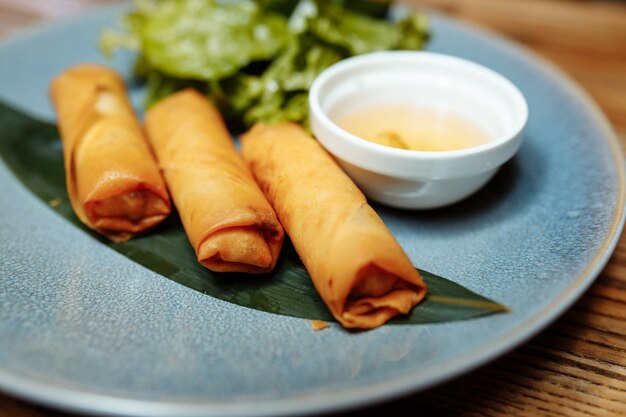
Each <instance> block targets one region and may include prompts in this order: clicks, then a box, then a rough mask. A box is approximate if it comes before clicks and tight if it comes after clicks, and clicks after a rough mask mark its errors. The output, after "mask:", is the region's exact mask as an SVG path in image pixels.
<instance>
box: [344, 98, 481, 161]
mask: <svg viewBox="0 0 626 417" xmlns="http://www.w3.org/2000/svg"><path fill="white" fill-rule="evenodd" d="M338 125H339V126H340V127H341V128H343V129H344V130H346V131H348V132H350V133H352V134H353V135H355V136H358V137H360V138H362V139H365V140H368V141H370V142H374V143H378V144H381V145H386V146H391V147H394V148H400V149H411V150H414V151H431V152H441V151H453V150H457V149H466V148H471V147H474V146H478V145H482V144H483V143H486V142H488V141H489V138H488V137H487V134H486V133H485V132H484V131H483V130H482V129H481V128H480V127H478V126H477V125H476V124H474V123H472V122H470V121H469V120H466V119H464V118H462V117H459V116H456V115H454V114H449V113H441V112H437V111H435V110H432V109H421V108H415V107H411V106H408V105H386V106H383V107H370V108H367V109H364V110H360V111H357V112H355V113H352V114H349V115H347V116H346V117H344V118H342V119H340V120H339V121H338Z"/></svg>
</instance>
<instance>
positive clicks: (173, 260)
mask: <svg viewBox="0 0 626 417" xmlns="http://www.w3.org/2000/svg"><path fill="white" fill-rule="evenodd" d="M0 126H2V130H1V131H0V155H1V156H2V158H3V159H4V162H5V163H6V164H7V166H8V167H9V168H10V169H11V170H12V171H13V173H14V174H15V176H16V177H17V178H19V179H20V180H21V181H22V183H23V184H24V185H25V186H26V187H27V188H28V189H29V190H31V191H32V192H33V193H34V194H35V195H36V196H37V197H39V198H40V199H42V200H43V201H45V202H47V203H48V204H49V206H50V207H51V209H53V210H54V211H56V212H57V213H58V214H60V215H61V216H63V217H64V218H66V219H67V220H69V221H70V223H72V224H73V225H74V226H76V227H79V228H81V229H83V230H84V231H85V232H86V233H89V234H91V236H93V237H94V238H95V239H98V240H99V241H101V242H102V244H104V245H108V246H109V247H111V248H113V249H114V250H116V251H118V252H119V253H121V254H123V255H125V256H127V257H128V258H130V259H132V260H133V261H135V262H137V263H139V264H141V265H143V266H145V267H146V268H149V269H151V270H153V271H154V272H157V273H159V274H161V275H163V276H165V277H168V278H170V279H172V280H174V281H176V282H178V283H180V284H182V285H186V286H187V287H190V288H193V289H194V290H197V291H201V292H203V293H204V294H207V295H209V296H212V297H216V298H219V299H221V300H224V301H228V302H231V303H235V304H238V305H241V306H244V307H248V308H253V309H256V310H261V311H265V312H268V313H274V314H282V315H286V316H292V317H301V318H306V319H319V320H326V321H333V318H332V316H331V315H330V312H329V311H328V309H327V308H326V306H325V305H324V303H323V302H322V300H321V299H320V297H319V295H318V294H317V292H316V291H315V288H314V287H313V284H312V282H311V279H310V278H309V275H308V273H307V272H306V269H305V268H304V266H303V265H302V263H301V262H300V259H299V258H298V255H297V254H296V252H295V250H294V248H293V246H292V245H291V243H290V242H289V241H288V240H287V241H286V242H285V245H284V247H283V251H282V255H281V258H280V260H279V262H278V265H277V266H276V269H275V270H274V271H273V272H271V273H269V274H266V275H264V276H259V275H253V276H252V275H246V274H220V273H215V272H211V271H209V270H208V269H206V268H204V267H203V266H201V265H200V264H199V263H198V262H197V260H196V256H195V253H194V251H193V249H192V247H191V246H190V244H189V242H188V240H187V237H186V236H185V232H184V230H183V228H182V225H181V223H180V219H179V217H178V215H177V214H176V213H173V215H171V216H170V217H169V219H168V220H166V221H165V222H164V223H163V224H162V225H160V226H159V227H158V228H157V229H156V230H154V231H152V232H150V233H148V234H147V235H145V236H141V237H138V238H134V239H131V240H130V241H128V242H124V243H111V242H109V241H106V240H105V239H103V238H101V237H100V236H99V235H97V234H95V233H93V232H92V231H90V230H89V229H87V228H86V227H84V226H83V225H82V224H81V223H80V222H79V221H78V219H77V218H76V216H75V215H74V213H73V211H72V208H71V206H70V203H69V201H68V197H67V193H66V190H65V179H64V178H65V173H64V169H63V156H62V149H61V143H60V141H59V136H58V133H57V129H56V127H55V126H54V125H53V124H50V123H47V122H43V121H40V120H37V119H35V118H33V117H30V116H29V115H26V114H23V113H21V112H19V111H17V110H15V109H12V108H10V107H8V106H7V105H5V104H2V103H0ZM420 272H421V273H422V276H423V278H424V280H425V281H426V283H427V284H428V296H427V298H426V300H425V301H423V302H422V303H420V304H419V305H418V306H416V307H415V308H414V309H413V311H412V312H411V314H409V315H408V316H405V317H402V318H396V319H394V320H392V322H391V323H397V324H414V323H440V322H449V321H454V320H462V319H469V318H474V317H480V316H485V315H489V314H494V313H499V312H505V311H508V309H507V308H506V307H504V306H502V305H500V304H498V303H496V302H494V301H491V300H489V299H487V298H485V297H482V296H480V295H478V294H475V293H473V292H471V291H469V290H467V289H466V288H464V287H462V286H460V285H458V284H455V283H454V282H452V281H450V280H447V279H445V278H442V277H439V276H437V275H434V274H431V273H429V272H426V271H420Z"/></svg>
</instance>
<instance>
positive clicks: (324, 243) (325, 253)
mask: <svg viewBox="0 0 626 417" xmlns="http://www.w3.org/2000/svg"><path fill="white" fill-rule="evenodd" d="M242 141H243V145H242V149H243V156H244V159H245V160H246V162H247V163H248V166H249V167H250V169H251V171H252V173H253V175H254V176H255V178H256V180H257V182H258V183H259V185H260V186H261V189H263V191H264V192H265V195H266V196H267V197H268V199H269V200H270V202H271V203H272V205H273V206H274V209H275V210H276V214H277V215H278V218H279V220H280V222H281V223H282V225H283V227H284V228H285V231H286V232H287V234H288V235H289V237H290V238H291V240H292V242H293V244H294V246H295V248H296V251H297V252H298V255H300V258H302V262H303V263H304V266H305V267H306V269H307V271H309V274H310V275H311V278H312V280H313V284H314V285H315V288H316V289H317V291H318V292H319V294H320V296H321V297H322V299H323V300H324V302H325V303H326V305H327V306H328V308H329V309H330V311H331V312H332V314H333V316H334V317H335V318H336V319H337V320H338V321H339V322H340V323H341V324H342V325H343V326H344V327H348V328H362V329H370V328H374V327H377V326H380V325H381V324H383V323H385V322H386V321H387V320H389V319H390V318H392V317H394V316H396V315H397V314H403V313H408V312H409V311H410V310H411V308H412V307H413V306H414V305H416V304H417V303H418V302H420V300H422V299H423V298H424V296H425V294H426V285H425V284H424V282H423V281H422V278H421V277H420V275H419V273H418V272H417V270H416V269H415V268H414V267H413V265H412V264H411V261H410V260H409V258H408V257H407V255H406V254H405V253H404V251H403V250H402V248H401V247H400V245H399V244H398V242H397V241H396V240H395V239H394V237H393V236H392V235H391V233H390V232H389V230H388V229H387V227H386V226H385V225H384V223H383V222H382V220H381V219H380V218H379V217H378V215H377V214H376V213H375V212H374V210H373V209H372V208H371V207H370V206H369V205H368V204H367V201H366V199H365V196H364V195H363V194H362V193H361V191H359V189H358V188H357V187H356V185H355V184H354V183H353V182H352V180H351V179H350V178H348V176H347V175H346V174H344V172H343V171H342V170H341V169H340V168H339V166H338V165H337V164H336V163H335V162H334V161H333V159H332V158H331V157H330V156H329V155H328V154H327V153H326V151H325V150H324V149H323V148H322V147H321V146H320V145H319V144H318V143H317V142H316V141H315V140H314V139H313V138H312V137H311V136H309V134H308V133H307V132H306V131H305V130H304V129H303V128H302V127H301V126H299V125H296V124H293V123H283V124H277V125H272V126H264V125H256V126H255V127H253V128H252V130H250V131H249V132H248V133H246V134H245V135H244V136H243V138H242Z"/></svg>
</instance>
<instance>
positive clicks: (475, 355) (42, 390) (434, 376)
mask: <svg viewBox="0 0 626 417" xmlns="http://www.w3.org/2000/svg"><path fill="white" fill-rule="evenodd" d="M128 7H130V5H129V4H125V3H121V4H115V5H109V6H104V7H96V8H95V9H93V10H89V11H86V12H82V13H79V14H77V15H74V16H71V17H68V18H61V19H59V20H54V21H51V22H45V23H43V24H38V25H35V26H32V27H28V28H25V29H19V30H18V31H17V32H14V33H13V34H11V35H9V37H7V38H5V39H2V40H0V55H1V54H2V53H3V51H4V50H5V49H7V48H9V47H11V46H12V45H14V44H19V43H20V42H24V41H27V40H29V39H32V38H37V37H38V36H41V35H42V34H45V33H46V32H48V31H53V30H55V29H58V28H62V27H64V26H66V25H68V24H71V23H73V22H76V21H80V20H82V19H86V18H90V17H91V18H93V17H95V16H98V15H101V14H107V13H114V12H115V11H116V10H117V11H122V10H124V9H126V8H128ZM424 11H425V12H426V13H427V14H429V15H431V16H433V17H435V18H436V19H439V20H442V21H445V22H447V23H452V24H454V25H456V26H457V27H461V28H462V29H466V30H469V31H471V32H474V33H477V34H479V35H480V36H481V37H482V38H483V40H488V41H489V42H491V43H492V44H493V46H495V47H497V48H509V49H512V50H514V51H515V53H516V54H520V55H524V56H527V57H528V58H530V61H531V62H535V63H536V64H537V65H538V66H540V67H541V69H542V70H544V71H545V74H546V75H548V76H550V77H552V78H553V79H554V81H555V82H557V83H558V84H559V86H560V88H563V89H564V90H567V91H569V92H570V93H572V95H573V96H574V97H575V99H576V100H577V102H578V104H580V105H581V106H582V107H583V110H584V112H585V113H586V114H588V115H589V116H590V117H591V118H592V119H593V120H594V121H595V122H596V123H597V124H598V127H599V128H600V129H601V130H602V131H603V133H604V134H603V135H602V140H603V141H605V142H606V143H607V144H608V145H609V147H610V148H611V150H612V152H611V154H612V156H613V163H614V165H615V168H616V174H617V183H618V184H617V186H618V189H617V193H618V195H617V200H616V209H615V211H614V213H613V218H612V220H611V224H610V227H609V232H607V234H606V236H605V239H604V241H603V242H602V244H600V245H599V246H598V249H597V251H596V253H595V254H594V256H593V258H592V259H591V260H590V261H589V262H588V263H587V265H586V266H585V268H584V269H583V271H582V272H581V273H580V274H579V275H578V276H577V277H576V279H574V280H572V281H570V283H569V284H568V286H567V287H566V288H565V289H564V290H563V291H562V292H561V294H560V295H559V296H558V297H556V298H555V299H553V300H552V301H551V302H550V304H548V305H547V306H545V307H544V308H543V309H541V310H540V311H538V312H536V313H535V314H534V315H532V316H531V317H530V318H528V319H527V320H526V321H525V322H523V323H522V324H520V325H518V326H516V327H514V328H513V329H511V330H510V331H508V332H506V333H503V334H501V335H500V336H499V337H497V338H496V339H494V340H493V341H492V343H490V345H488V346H484V345H483V346H481V347H479V348H477V349H475V350H472V351H470V352H467V353H465V354H463V355H460V356H457V357H455V358H453V359H450V360H447V361H446V362H445V363H443V364H442V365H441V366H439V367H438V368H437V370H436V372H434V371H432V370H431V371H430V372H429V373H424V372H418V373H417V374H416V373H411V374H408V375H403V376H401V377H397V378H394V379H393V380H387V381H381V382H377V383H370V384H368V385H366V386H363V387H359V388H355V387H349V388H344V389H340V390H336V391H333V392H330V393H329V392H325V393H322V394H321V395H320V394H319V393H317V392H310V393H306V394H300V395H296V396H292V397H290V398H289V399H281V400H272V399H269V400H267V399H265V400H252V401H242V402H237V403H233V402H227V401H219V400H217V401H216V400H213V401H207V402H197V401H196V402H192V403H185V402H174V401H158V400H155V401H153V400H134V399H130V398H122V397H118V396H112V395H104V394H96V393H93V392H89V391H80V390H78V389H75V388H67V387H60V386H57V385H54V383H46V382H41V381H33V380H30V379H28V378H25V377H21V376H16V375H13V374H11V373H10V372H7V371H5V370H2V369H0V390H2V391H3V392H5V393H8V394H10V395H14V396H16V397H19V398H22V399H25V400H28V401H33V402H36V403H39V404H43V405H47V406H50V407H53V408H56V409H64V410H71V411H74V412H83V413H85V412H87V413H96V414H99V415H116V416H135V415H145V416H153V417H166V416H168V417H169V416H172V417H173V416H180V417H183V416H184V417H196V416H240V415H254V416H276V415H289V414H293V413H299V414H313V413H324V412H331V411H342V410H346V409H349V408H355V407H359V406H367V405H372V404H376V403H380V402H383V401H385V400H391V399H394V398H398V397H401V396H403V395H406V394H409V393H413V392H416V391H418V390H423V389H426V388H430V387H433V386H434V385H438V384H440V383H443V382H445V381H448V380H450V379H452V378H454V377H456V376H459V375H461V374H464V373H467V372H469V371H471V370H473V369H476V368H478V367H480V366H482V365H484V364H486V363H487V362H489V361H490V360H493V359H495V358H497V357H499V356H501V355H503V354H505V353H506V352H508V351H510V350H512V349H514V348H515V347H517V346H519V345H520V344H522V343H523V342H525V341H526V340H528V339H530V338H532V337H533V336H535V335H536V334H537V333H539V332H540V331H542V330H543V329H545V328H546V327H547V326H548V325H550V324H551V323H552V322H554V321H555V320H556V319H557V318H558V317H559V316H560V315H561V314H562V313H564V312H565V310H567V309H568V308H569V307H570V306H571V305H572V304H573V303H574V302H576V301H577V300H578V299H579V298H580V296H581V295H582V294H583V293H584V292H585V291H586V290H587V289H588V288H589V286H590V285H591V284H592V283H593V281H594V280H595V279H596V277H597V276H598V275H599V274H600V272H601V271H602V269H603V268H604V266H605V265H606V264H607V262H608V260H609V258H610V257H611V255H612V253H613V251H614V249H615V247H616V246H617V244H618V242H619V240H620V237H621V234H622V231H623V229H624V222H625V221H626V160H625V157H624V152H623V149H622V145H621V143H620V141H619V138H618V136H617V134H616V132H615V130H614V129H613V127H612V125H611V124H610V122H609V121H608V119H607V117H606V116H605V115H604V113H602V111H601V110H600V108H599V107H598V105H597V104H596V103H595V101H594V100H593V99H592V98H591V97H590V96H589V94H588V93H587V92H586V91H585V90H584V89H583V88H582V87H581V86H579V85H578V84H577V83H576V82H575V81H574V80H573V79H572V78H571V77H570V76H569V75H568V74H566V73H565V72H564V71H563V70H561V69H560V68H558V67H557V66H556V65H555V64H553V63H552V62H550V61H548V60H547V59H546V58H543V57H542V56H540V55H538V54H537V53H535V52H534V51H532V50H531V49H529V48H528V47H526V46H524V45H522V44H519V43H517V42H515V41H513V40H511V39H508V38H506V37H505V36H503V35H502V34H499V33H497V32H496V31H494V30H491V29H488V28H485V27H482V26H478V25H476V24H472V23H468V22H464V21H461V20H458V19H456V18H454V17H448V16H445V15H443V14H441V13H439V12H436V11H433V10H432V9H428V8H424ZM16 107H18V106H16Z"/></svg>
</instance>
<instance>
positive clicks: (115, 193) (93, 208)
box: [50, 64, 171, 242]
mask: <svg viewBox="0 0 626 417" xmlns="http://www.w3.org/2000/svg"><path fill="white" fill-rule="evenodd" d="M50 95H51V99H52V103H53V105H54V107H55V109H56V112H57V115H58V121H59V130H60V133H61V139H62V142H63V160H64V165H65V176H66V185H67V191H68V195H69V199H70V202H71V204H72V208H73V209H74V212H75V213H76V215H77V216H78V218H79V219H80V221H81V222H83V223H84V224H85V225H86V226H88V227H89V228H91V229H93V230H95V231H97V232H99V233H101V234H103V235H104V236H106V237H108V238H109V239H111V240H113V241H116V242H121V241H125V240H128V239H130V238H131V237H132V236H133V235H135V234H137V233H141V232H143V231H146V230H147V229H150V228H152V227H154V226H156V225H157V224H159V223H160V222H161V221H163V219H165V218H166V217H167V216H168V214H169V213H170V210H171V208H170V200H169V195H168V194H167V189H166V187H165V183H164V182H163V178H162V177H161V174H160V172H159V169H158V167H157V164H156V161H155V160H154V157H153V155H152V153H151V151H150V148H149V146H148V143H147V141H146V139H145V137H144V134H143V131H142V129H141V126H140V125H139V122H138V121H137V118H136V116H135V113H134V111H133V109H132V106H131V104H130V102H129V100H128V97H127V93H126V88H125V86H124V82H123V80H122V79H121V78H120V76H119V75H118V74H117V73H116V72H114V71H113V70H111V69H108V68H105V67H102V66H98V65H94V64H83V65H78V66H75V67H73V68H70V69H68V70H66V71H65V72H63V73H61V74H60V75H59V76H57V77H56V78H55V79H54V80H53V81H52V84H51V87H50Z"/></svg>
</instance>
